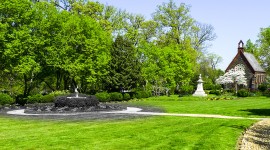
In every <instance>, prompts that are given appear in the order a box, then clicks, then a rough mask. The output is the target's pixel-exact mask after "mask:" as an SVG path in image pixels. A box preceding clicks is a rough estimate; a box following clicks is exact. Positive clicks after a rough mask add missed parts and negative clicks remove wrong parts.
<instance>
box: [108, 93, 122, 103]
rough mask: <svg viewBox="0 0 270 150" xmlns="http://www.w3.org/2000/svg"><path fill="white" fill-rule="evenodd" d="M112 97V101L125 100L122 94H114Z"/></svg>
mask: <svg viewBox="0 0 270 150" xmlns="http://www.w3.org/2000/svg"><path fill="white" fill-rule="evenodd" d="M110 95H111V96H110V97H111V100H112V101H121V100H123V95H122V93H119V92H112V93H110Z"/></svg>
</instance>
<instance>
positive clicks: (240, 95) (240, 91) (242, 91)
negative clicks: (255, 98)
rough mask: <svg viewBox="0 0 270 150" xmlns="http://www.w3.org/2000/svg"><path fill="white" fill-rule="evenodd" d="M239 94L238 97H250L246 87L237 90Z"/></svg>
mask: <svg viewBox="0 0 270 150" xmlns="http://www.w3.org/2000/svg"><path fill="white" fill-rule="evenodd" d="M237 96H238V97H248V96H249V92H248V90H246V89H241V90H239V91H238V92H237Z"/></svg>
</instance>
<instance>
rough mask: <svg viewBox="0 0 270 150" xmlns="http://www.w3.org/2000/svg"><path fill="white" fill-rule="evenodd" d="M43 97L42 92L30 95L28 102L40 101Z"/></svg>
mask: <svg viewBox="0 0 270 150" xmlns="http://www.w3.org/2000/svg"><path fill="white" fill-rule="evenodd" d="M42 97H43V95H41V94H36V95H31V96H28V97H27V103H28V104H34V103H40V101H41V98H42Z"/></svg>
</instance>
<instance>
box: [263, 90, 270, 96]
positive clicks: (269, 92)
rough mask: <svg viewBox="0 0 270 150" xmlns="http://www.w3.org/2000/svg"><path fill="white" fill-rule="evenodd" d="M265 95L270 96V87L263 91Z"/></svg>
mask: <svg viewBox="0 0 270 150" xmlns="http://www.w3.org/2000/svg"><path fill="white" fill-rule="evenodd" d="M263 95H264V96H266V97H270V90H269V89H268V90H265V91H264V92H263Z"/></svg>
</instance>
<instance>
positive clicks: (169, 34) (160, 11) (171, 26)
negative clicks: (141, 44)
mask: <svg viewBox="0 0 270 150" xmlns="http://www.w3.org/2000/svg"><path fill="white" fill-rule="evenodd" d="M153 18H154V20H155V21H156V22H157V23H158V24H159V36H160V37H161V38H163V44H166V43H167V44H169V43H177V44H181V43H182V42H183V41H184V40H186V39H189V38H190V32H191V31H192V28H193V27H194V19H193V18H191V17H190V15H189V7H188V6H187V5H185V4H183V3H182V4H180V6H177V5H176V4H175V3H174V2H173V0H170V1H169V2H168V3H163V4H162V5H159V6H157V10H156V12H155V13H154V14H153Z"/></svg>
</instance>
